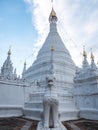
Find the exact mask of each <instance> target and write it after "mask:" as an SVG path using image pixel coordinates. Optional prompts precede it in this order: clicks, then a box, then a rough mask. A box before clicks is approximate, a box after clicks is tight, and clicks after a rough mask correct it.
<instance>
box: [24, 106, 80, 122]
mask: <svg viewBox="0 0 98 130" xmlns="http://www.w3.org/2000/svg"><path fill="white" fill-rule="evenodd" d="M78 112H79V111H78V110H75V109H74V110H65V111H64V110H63V111H59V118H60V121H65V120H75V119H78ZM42 115H43V109H39V108H36V109H32V108H25V109H24V116H25V117H29V118H31V119H35V120H41V118H42Z"/></svg>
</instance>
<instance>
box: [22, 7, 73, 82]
mask: <svg viewBox="0 0 98 130" xmlns="http://www.w3.org/2000/svg"><path fill="white" fill-rule="evenodd" d="M50 17H51V22H50V32H49V34H48V36H47V38H46V40H45V42H44V44H43V46H42V48H41V49H40V51H39V53H38V56H37V58H36V60H35V62H34V63H33V65H32V66H31V67H30V68H29V69H28V70H27V71H26V72H25V78H26V79H27V80H29V81H30V82H33V81H34V80H39V81H45V79H46V76H47V75H48V74H49V71H50V68H51V53H53V66H54V68H53V69H54V73H55V77H56V80H57V81H59V82H66V83H67V82H70V83H72V82H73V76H74V73H75V64H74V63H73V61H72V59H71V56H70V54H69V51H68V50H67V49H66V47H65V45H64V43H63V41H62V39H61V37H60V35H59V34H58V31H57V24H56V22H57V21H56V20H55V19H56V18H57V16H56V13H55V11H54V10H53V9H52V12H51V13H50ZM50 17H49V19H50ZM51 47H53V48H54V51H53V52H51Z"/></svg>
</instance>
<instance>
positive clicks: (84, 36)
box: [0, 0, 98, 75]
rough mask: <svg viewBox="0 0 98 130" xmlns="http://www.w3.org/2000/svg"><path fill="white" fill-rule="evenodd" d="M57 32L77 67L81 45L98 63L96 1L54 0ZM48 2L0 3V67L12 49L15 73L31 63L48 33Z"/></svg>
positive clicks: (18, 0) (16, 0)
mask: <svg viewBox="0 0 98 130" xmlns="http://www.w3.org/2000/svg"><path fill="white" fill-rule="evenodd" d="M53 7H54V10H55V12H56V14H57V17H58V22H57V27H58V32H59V34H60V36H61V38H62V40H63V42H64V44H65V46H66V48H67V49H68V50H69V52H70V54H71V56H72V59H73V61H74V62H75V64H76V65H77V66H80V65H81V64H82V60H83V57H82V51H83V46H84V45H85V49H86V51H87V55H88V61H89V62H90V53H91V48H92V52H93V53H94V56H95V62H96V63H97V61H98V51H97V50H98V0H54V1H53ZM51 8H52V3H51V0H0V67H1V66H2V64H3V62H4V61H5V59H6V57H7V52H8V50H9V48H10V47H11V51H12V55H11V60H12V62H13V66H14V68H16V69H17V74H18V75H19V74H21V73H22V70H23V64H24V62H25V60H26V62H27V68H28V67H29V66H31V65H32V63H33V62H34V60H35V58H36V56H37V53H38V51H39V49H40V48H41V46H42V45H43V43H44V41H45V39H46V37H47V35H48V32H49V21H48V18H49V14H50V12H51Z"/></svg>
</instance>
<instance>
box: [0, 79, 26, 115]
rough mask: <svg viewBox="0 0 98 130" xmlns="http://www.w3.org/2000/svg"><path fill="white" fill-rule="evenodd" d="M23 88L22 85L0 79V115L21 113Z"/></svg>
mask: <svg viewBox="0 0 98 130" xmlns="http://www.w3.org/2000/svg"><path fill="white" fill-rule="evenodd" d="M24 89H25V88H24V87H23V85H17V83H12V82H4V81H0V117H6V116H19V115H22V108H23V107H24Z"/></svg>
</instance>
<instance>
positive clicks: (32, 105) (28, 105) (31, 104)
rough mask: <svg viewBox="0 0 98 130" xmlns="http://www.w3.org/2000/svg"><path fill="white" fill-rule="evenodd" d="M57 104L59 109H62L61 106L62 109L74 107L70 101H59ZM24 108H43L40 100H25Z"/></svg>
mask: <svg viewBox="0 0 98 130" xmlns="http://www.w3.org/2000/svg"><path fill="white" fill-rule="evenodd" d="M59 105H60V109H62V108H64V109H76V107H75V105H74V104H72V103H65V102H61V103H60V104H59ZM25 108H41V109H43V103H42V101H39V102H38V101H37V102H33V101H32V102H31V101H30V102H26V103H25Z"/></svg>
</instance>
